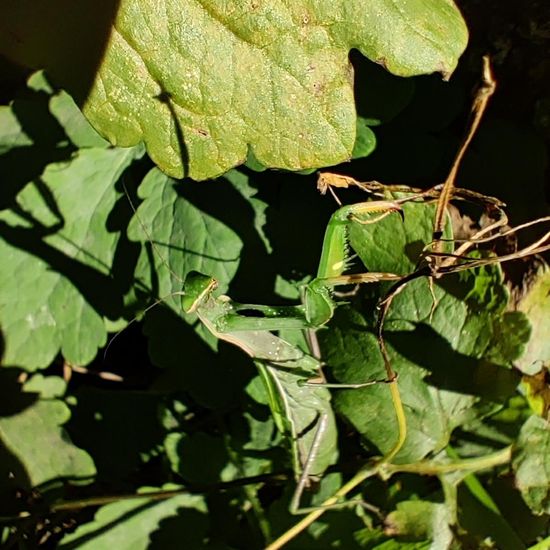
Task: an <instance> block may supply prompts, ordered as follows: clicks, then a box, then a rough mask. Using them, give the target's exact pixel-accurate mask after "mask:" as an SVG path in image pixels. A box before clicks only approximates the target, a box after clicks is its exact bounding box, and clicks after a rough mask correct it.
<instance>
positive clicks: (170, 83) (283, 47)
mask: <svg viewBox="0 0 550 550" xmlns="http://www.w3.org/2000/svg"><path fill="white" fill-rule="evenodd" d="M88 4H90V5H89V7H88V9H86V7H85V5H84V6H82V5H81V6H80V7H79V9H78V10H77V9H75V7H74V6H73V5H72V4H71V3H69V2H68V1H67V0H57V1H56V2H49V3H47V4H44V5H40V6H36V4H35V3H34V2H29V1H28V0H27V1H26V2H17V3H9V4H6V5H4V6H3V7H2V8H1V9H0V21H2V22H3V24H0V31H2V32H0V37H1V38H0V52H2V53H4V54H5V55H7V56H8V57H10V58H11V59H14V60H17V61H19V62H22V63H25V64H27V65H31V66H34V67H45V68H46V69H47V70H48V71H49V73H50V74H52V75H53V76H54V78H55V80H56V81H57V82H58V83H60V84H61V85H63V86H64V87H66V88H67V89H68V90H70V91H72V92H73V93H74V94H75V95H76V96H77V97H78V98H79V100H81V102H82V104H83V108H84V112H85V113H86V115H87V116H88V117H89V119H90V120H91V121H92V123H93V125H94V126H95V127H96V128H97V129H98V130H99V131H100V132H101V133H102V134H103V135H105V136H106V137H107V138H108V139H109V140H110V141H111V142H112V143H114V144H117V145H123V146H125V145H134V144H136V143H137V142H139V141H142V140H143V141H144V142H145V143H146V146H147V149H148V151H149V153H150V155H151V156H152V158H153V159H154V160H155V162H156V163H157V164H158V165H159V166H160V167H161V168H162V169H163V170H164V171H165V172H166V173H168V174H170V175H173V176H178V177H179V176H181V175H182V174H187V175H190V176H191V177H193V178H195V179H204V178H209V177H214V176H216V175H219V174H221V173H223V172H225V171H227V170H228V169H229V168H231V167H233V166H235V165H237V164H240V163H242V162H244V160H245V159H246V156H247V152H248V149H249V148H250V149H251V150H252V151H253V153H254V156H255V158H256V159H258V161H259V162H260V163H261V164H263V165H265V166H269V167H278V168H286V169H290V170H299V169H305V168H315V167H320V166H327V165H331V164H336V163H339V162H341V161H343V160H347V159H348V158H349V157H350V155H351V151H352V149H353V146H354V141H355V109H354V103H353V91H352V78H351V72H350V64H349V60H348V54H349V51H350V49H352V48H355V49H358V50H359V51H361V52H362V53H363V54H364V55H365V56H367V57H368V58H369V59H371V60H373V61H375V62H377V63H380V64H382V65H384V66H385V67H386V68H387V69H388V70H389V71H391V72H393V73H395V74H399V75H403V76H409V75H414V74H424V73H431V72H436V71H438V72H441V73H442V74H443V75H444V76H445V77H448V76H449V75H450V74H451V73H452V71H453V70H454V68H455V66H456V63H457V60H458V57H459V56H460V54H461V53H462V51H463V50H464V47H465V45H466V40H467V31H466V27H465V24H464V21H463V20H462V17H461V15H460V13H459V11H458V10H457V8H456V7H455V5H454V4H453V2H452V1H451V0H429V1H426V0H413V1H409V2H406V3H404V2H394V1H393V0H374V1H369V2H365V1H362V0H353V1H351V0H339V1H336V2H335V1H331V2H321V3H319V2H312V1H308V0H301V1H299V2H293V3H291V4H289V3H284V2H261V1H256V0H254V1H252V2H231V3H223V2H216V1H213V0H202V1H197V0H193V1H191V0H188V1H182V0H164V1H163V2H161V3H160V4H158V3H152V2H148V1H146V0H142V1H140V2H136V1H133V0H132V1H130V0H122V1H120V2H119V3H118V4H116V3H112V4H111V5H108V6H104V7H102V8H101V9H98V8H97V6H96V5H95V4H92V3H90V2H88ZM59 14H63V17H59ZM3 27H4V28H3ZM76 45H77V46H76ZM75 46H76V47H75Z"/></svg>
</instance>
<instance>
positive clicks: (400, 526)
mask: <svg viewBox="0 0 550 550" xmlns="http://www.w3.org/2000/svg"><path fill="white" fill-rule="evenodd" d="M452 523H453V518H452V515H451V514H450V513H449V510H448V508H447V506H446V505H445V504H443V503H436V502H428V501H423V500H409V501H404V502H400V503H399V504H398V505H397V510H395V511H394V512H392V513H391V514H389V515H388V517H387V518H386V532H387V533H388V534H389V535H393V536H398V537H404V538H408V539H412V540H417V541H423V540H426V539H428V540H430V541H431V543H432V547H433V548H449V546H450V544H451V543H452V541H453V538H454V537H453V532H452V530H451V528H450V525H451V524H452Z"/></svg>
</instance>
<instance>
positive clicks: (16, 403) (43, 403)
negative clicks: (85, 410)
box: [0, 377, 96, 502]
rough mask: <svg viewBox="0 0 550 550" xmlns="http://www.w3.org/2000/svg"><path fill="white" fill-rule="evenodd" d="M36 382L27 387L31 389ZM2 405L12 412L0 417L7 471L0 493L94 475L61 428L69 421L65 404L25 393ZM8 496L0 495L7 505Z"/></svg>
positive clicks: (91, 466)
mask: <svg viewBox="0 0 550 550" xmlns="http://www.w3.org/2000/svg"><path fill="white" fill-rule="evenodd" d="M50 378H53V377H50ZM38 383H39V382H38V381H35V383H34V384H30V386H31V388H32V386H36V385H38ZM2 402H3V405H4V408H5V407H6V406H8V405H9V404H11V405H12V406H13V407H14V412H13V414H9V415H4V414H5V413H3V412H2V413H1V414H2V416H0V439H1V440H2V444H3V447H4V449H5V450H4V451H3V455H4V453H7V454H6V455H4V457H3V464H4V468H6V469H8V468H9V470H8V471H4V473H3V474H2V482H1V484H0V485H1V487H0V492H2V493H4V491H6V489H7V488H8V487H9V486H10V485H11V486H13V487H14V488H18V489H25V490H29V489H31V488H33V487H37V486H40V485H43V484H46V483H48V482H56V481H59V479H72V480H75V481H76V480H82V481H84V480H89V481H91V478H92V477H93V476H94V475H95V473H96V469H95V466H94V462H93V460H92V458H91V457H90V455H88V453H86V452H85V451H83V450H82V449H79V448H78V447H76V446H75V445H73V443H72V442H71V440H70V439H69V437H68V435H67V432H66V431H65V429H64V428H63V425H64V424H65V423H66V422H67V421H68V420H69V418H70V410H69V407H67V405H66V404H65V403H63V402H62V401H60V400H58V399H52V398H48V397H46V398H44V397H39V398H38V399H36V394H34V393H29V392H28V391H25V392H22V393H17V392H12V393H11V394H10V395H9V396H8V395H3V396H2ZM12 462H13V463H14V464H15V463H17V464H18V466H14V465H12ZM4 468H3V469H4ZM11 496H12V495H9V496H8V495H6V494H3V495H2V500H3V501H4V502H7V501H8V499H9V498H10V497H11Z"/></svg>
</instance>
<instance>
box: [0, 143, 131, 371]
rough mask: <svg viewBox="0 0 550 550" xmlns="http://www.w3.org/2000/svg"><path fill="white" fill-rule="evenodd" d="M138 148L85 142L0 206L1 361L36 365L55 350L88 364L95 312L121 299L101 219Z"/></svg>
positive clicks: (94, 344) (113, 236) (99, 322)
mask: <svg viewBox="0 0 550 550" xmlns="http://www.w3.org/2000/svg"><path fill="white" fill-rule="evenodd" d="M140 155H141V153H140V151H139V150H138V149H135V148H134V149H105V148H100V149H98V148H90V149H82V150H80V151H79V152H78V153H77V154H76V155H75V156H74V157H73V158H71V159H70V160H68V161H67V162H62V163H56V164H50V165H49V166H47V168H46V169H45V171H44V173H43V174H42V176H41V177H40V178H38V179H36V180H34V181H32V182H31V183H29V184H28V185H26V186H25V187H24V189H23V190H22V191H21V192H20V193H19V194H18V195H17V198H16V201H17V204H16V206H14V207H12V208H11V209H6V210H3V211H1V212H0V237H1V240H0V257H1V258H2V262H0V318H1V320H2V331H3V334H4V338H5V354H4V363H5V364H8V365H18V366H23V367H25V368H27V369H36V368H43V367H45V366H47V365H48V364H50V363H51V361H52V360H53V358H54V357H55V356H56V354H57V353H58V352H59V351H61V352H62V353H63V356H64V357H65V358H66V359H67V360H68V361H70V362H71V363H74V364H78V365H84V364H87V363H89V362H90V361H91V360H92V359H93V358H94V356H95V355H96V353H97V350H98V348H100V347H101V346H103V345H104V344H105V342H106V339H107V332H106V329H105V323H104V320H103V317H109V318H111V319H116V318H117V317H119V316H120V315H121V313H122V311H121V309H122V304H121V303H120V304H117V303H116V300H114V299H113V296H117V294H118V296H121V292H120V291H119V290H118V289H115V288H114V287H115V286H116V285H115V282H114V279H113V278H112V273H111V266H112V264H113V259H114V254H115V250H116V247H117V243H118V234H117V233H115V232H114V231H110V230H109V227H108V224H107V219H108V217H109V215H110V214H111V211H112V209H113V206H114V204H115V201H116V200H117V198H118V196H119V194H118V192H117V191H116V190H115V187H114V184H115V183H116V181H117V180H118V179H119V177H120V175H121V174H122V173H123V172H124V170H125V169H126V168H127V167H128V165H129V164H130V163H131V162H132V161H133V160H134V159H135V158H136V157H138V156H140Z"/></svg>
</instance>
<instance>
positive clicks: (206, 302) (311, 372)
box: [182, 272, 338, 512]
mask: <svg viewBox="0 0 550 550" xmlns="http://www.w3.org/2000/svg"><path fill="white" fill-rule="evenodd" d="M216 287H217V282H216V281H215V279H213V278H212V277H208V276H206V275H203V274H201V273H198V272H191V273H189V274H188V276H187V278H186V280H185V283H184V294H183V298H182V305H183V309H184V311H185V312H186V313H196V314H197V316H198V318H199V319H200V321H201V322H202V323H203V325H204V326H205V327H206V328H207V329H208V330H209V331H210V332H211V333H212V334H213V335H214V336H215V337H216V338H218V339H219V340H223V341H225V342H228V343H230V344H233V345H235V346H237V347H239V348H241V349H242V350H243V351H244V352H246V353H247V354H248V355H249V356H250V357H252V358H253V359H254V362H255V364H256V366H257V367H258V370H259V373H260V376H261V378H262V380H263V382H264V385H265V388H266V391H267V395H268V402H269V406H270V408H271V412H272V414H273V418H274V420H275V424H276V425H277V428H278V429H279V430H280V432H281V433H282V434H283V435H284V436H285V437H286V439H287V441H288V442H289V444H290V448H291V453H292V461H293V468H294V472H295V475H296V481H297V488H296V491H295V495H294V498H293V499H292V503H291V511H293V512H296V511H298V506H299V500H300V496H301V494H302V491H303V489H304V487H306V486H307V485H308V484H309V482H310V481H311V480H313V479H319V478H320V477H321V476H322V474H323V473H324V472H325V470H326V469H327V468H328V467H329V466H330V465H332V464H334V463H335V462H336V460H337V458H338V450H337V449H338V448H337V441H336V438H337V432H336V423H335V419H334V414H333V412H332V408H331V403H330V392H329V390H328V389H327V388H326V387H324V386H323V385H321V384H307V383H305V382H306V381H307V380H308V379H312V378H315V379H318V378H319V377H322V373H321V364H320V362H319V361H318V360H317V359H315V358H314V357H311V356H310V355H307V354H306V353H304V352H303V351H301V350H300V349H299V348H298V347H296V346H294V345H292V344H290V343H288V342H287V341H285V340H283V339H282V338H279V337H277V336H275V335H274V334H273V333H271V332H269V331H268V330H265V329H262V328H258V326H257V325H258V321H259V322H260V323H259V324H260V325H261V324H262V323H261V321H262V320H263V319H257V318H254V317H246V316H243V315H239V314H238V311H239V310H240V309H242V308H243V307H245V306H241V305H240V304H237V303H235V302H233V301H232V300H231V299H230V298H229V297H228V296H223V295H222V296H218V297H214V295H213V292H214V290H215V289H216ZM266 309H269V308H266ZM228 319H230V320H231V322H230V324H231V327H232V328H231V329H228V327H227V321H228ZM282 321H283V324H284V319H283V320H282Z"/></svg>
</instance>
